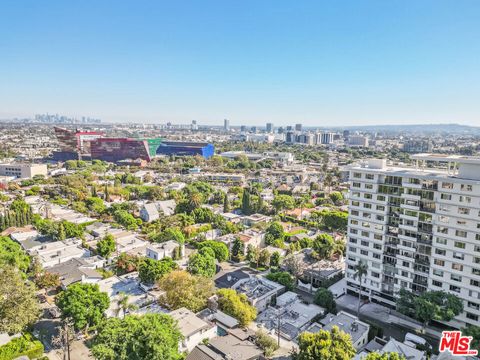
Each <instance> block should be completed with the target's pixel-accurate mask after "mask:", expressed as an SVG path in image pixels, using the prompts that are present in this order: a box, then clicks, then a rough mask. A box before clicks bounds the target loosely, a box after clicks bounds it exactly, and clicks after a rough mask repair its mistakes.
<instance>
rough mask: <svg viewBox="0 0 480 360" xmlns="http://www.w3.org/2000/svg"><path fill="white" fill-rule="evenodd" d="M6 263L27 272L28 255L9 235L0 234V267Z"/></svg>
mask: <svg viewBox="0 0 480 360" xmlns="http://www.w3.org/2000/svg"><path fill="white" fill-rule="evenodd" d="M6 265H11V266H13V267H14V268H17V269H19V270H20V271H23V272H27V271H28V268H29V266H30V257H29V256H28V255H27V254H26V253H25V251H23V249H22V247H21V246H20V245H19V244H18V243H16V242H15V241H13V240H12V239H10V238H9V237H6V236H0V268H2V267H3V266H6Z"/></svg>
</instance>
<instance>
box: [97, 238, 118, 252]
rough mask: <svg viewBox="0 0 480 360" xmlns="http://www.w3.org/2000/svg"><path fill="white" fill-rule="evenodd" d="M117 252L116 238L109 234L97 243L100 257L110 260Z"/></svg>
mask: <svg viewBox="0 0 480 360" xmlns="http://www.w3.org/2000/svg"><path fill="white" fill-rule="evenodd" d="M114 251H115V238H114V237H113V235H112V234H107V235H105V237H104V238H103V239H101V240H100V241H99V242H98V243H97V253H98V255H100V256H102V257H104V258H108V257H109V256H110V255H111V254H112V253H113V252H114Z"/></svg>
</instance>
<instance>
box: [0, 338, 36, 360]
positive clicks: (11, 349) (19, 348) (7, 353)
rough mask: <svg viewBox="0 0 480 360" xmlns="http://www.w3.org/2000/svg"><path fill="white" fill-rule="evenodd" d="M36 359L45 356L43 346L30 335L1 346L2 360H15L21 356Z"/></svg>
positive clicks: (0, 355)
mask: <svg viewBox="0 0 480 360" xmlns="http://www.w3.org/2000/svg"><path fill="white" fill-rule="evenodd" d="M24 355H26V356H28V357H29V358H30V359H36V358H39V357H41V356H42V355H43V345H42V343H41V342H40V341H38V340H35V339H34V338H33V336H32V335H31V334H29V333H25V334H23V335H22V336H21V337H18V338H15V339H13V340H12V341H10V342H8V343H6V344H5V345H3V346H0V360H13V359H16V358H18V357H20V356H24Z"/></svg>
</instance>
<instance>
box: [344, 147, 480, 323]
mask: <svg viewBox="0 0 480 360" xmlns="http://www.w3.org/2000/svg"><path fill="white" fill-rule="evenodd" d="M412 158H413V159H414V160H415V161H416V166H415V167H411V168H399V167H394V166H387V163H386V160H378V159H373V160H368V161H366V162H364V163H363V164H359V165H355V166H352V167H351V168H350V178H349V182H350V197H349V202H350V204H349V224H348V244H347V259H346V262H347V269H346V276H347V291H349V292H353V293H358V288H359V284H358V279H354V276H353V274H354V273H355V270H354V266H355V265H356V264H357V263H358V262H359V261H362V262H366V263H367V264H368V274H367V276H365V278H364V281H362V292H363V293H364V294H365V295H367V296H368V297H369V298H370V299H371V300H372V301H376V302H380V303H382V304H386V305H389V306H394V305H395V300H396V298H397V296H398V292H399V290H400V289H401V288H405V289H407V290H409V291H412V292H413V293H416V294H421V293H422V292H424V291H427V290H431V291H433V290H443V291H446V292H449V293H452V294H455V295H457V296H458V297H459V298H461V299H462V300H463V302H464V311H463V313H462V314H460V315H459V316H458V317H457V318H456V319H454V320H453V321H452V322H451V323H450V325H452V326H464V325H465V324H473V325H477V326H478V325H480V321H479V319H480V158H474V157H466V156H443V155H432V154H418V155H413V156H412Z"/></svg>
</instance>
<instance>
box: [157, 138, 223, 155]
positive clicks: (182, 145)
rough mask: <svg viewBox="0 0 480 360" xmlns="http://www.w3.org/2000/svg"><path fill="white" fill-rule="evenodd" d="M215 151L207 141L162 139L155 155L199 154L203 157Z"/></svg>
mask: <svg viewBox="0 0 480 360" xmlns="http://www.w3.org/2000/svg"><path fill="white" fill-rule="evenodd" d="M214 153H215V146H213V144H209V143H197V142H182V141H162V143H161V144H160V146H159V147H158V148H157V155H177V156H195V155H200V156H203V157H204V158H205V159H209V158H211V157H212V156H213V155H214Z"/></svg>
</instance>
